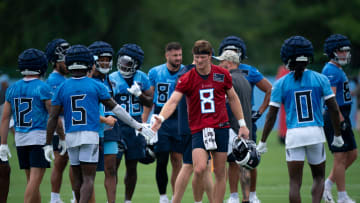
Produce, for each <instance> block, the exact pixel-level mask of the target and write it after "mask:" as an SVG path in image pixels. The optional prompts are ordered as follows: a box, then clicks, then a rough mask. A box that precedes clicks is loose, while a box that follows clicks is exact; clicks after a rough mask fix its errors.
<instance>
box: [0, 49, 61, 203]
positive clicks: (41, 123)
mask: <svg viewBox="0 0 360 203" xmlns="http://www.w3.org/2000/svg"><path fill="white" fill-rule="evenodd" d="M47 66H48V63H47V60H46V56H45V54H44V52H42V51H40V50H37V49H27V50H25V51H24V52H22V53H21V54H20V55H19V58H18V68H19V70H20V73H21V75H23V79H21V80H19V81H17V82H16V83H15V84H13V85H11V86H10V87H9V88H8V89H7V92H6V101H5V104H4V112H3V117H2V120H1V127H0V136H1V146H0V158H1V160H2V161H7V160H8V158H7V156H8V155H9V156H10V151H9V148H8V146H7V136H8V131H9V122H10V118H11V114H12V115H13V116H14V121H15V124H14V126H15V144H16V150H17V154H18V159H19V166H20V169H24V170H25V174H26V179H27V185H26V189H25V194H24V202H41V196H40V184H41V180H42V178H43V175H44V173H45V169H46V168H50V163H49V162H48V161H47V160H46V159H45V156H44V150H43V147H44V145H45V138H46V121H47V117H48V110H49V109H50V106H51V96H52V95H51V88H50V86H48V85H47V84H46V83H45V82H43V81H41V80H40V77H41V76H42V75H43V74H44V73H45V72H46V69H47ZM56 122H57V121H56ZM49 143H50V142H49ZM1 184H3V183H1Z"/></svg>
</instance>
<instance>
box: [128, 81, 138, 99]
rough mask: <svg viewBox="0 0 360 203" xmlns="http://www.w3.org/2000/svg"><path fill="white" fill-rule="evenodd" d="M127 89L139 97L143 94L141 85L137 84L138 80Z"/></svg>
mask: <svg viewBox="0 0 360 203" xmlns="http://www.w3.org/2000/svg"><path fill="white" fill-rule="evenodd" d="M127 91H128V92H129V93H130V94H132V95H135V96H137V97H139V96H140V95H141V93H142V92H141V89H140V86H139V85H138V84H137V82H134V84H133V85H131V87H130V88H127Z"/></svg>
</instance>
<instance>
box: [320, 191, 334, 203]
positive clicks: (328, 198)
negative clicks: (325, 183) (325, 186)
mask: <svg viewBox="0 0 360 203" xmlns="http://www.w3.org/2000/svg"><path fill="white" fill-rule="evenodd" d="M323 199H324V201H325V203H335V201H334V198H333V196H332V194H331V190H324V193H323Z"/></svg>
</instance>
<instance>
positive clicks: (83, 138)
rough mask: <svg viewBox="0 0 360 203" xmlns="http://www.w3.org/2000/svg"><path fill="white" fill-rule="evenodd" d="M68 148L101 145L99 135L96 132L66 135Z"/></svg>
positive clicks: (79, 132)
mask: <svg viewBox="0 0 360 203" xmlns="http://www.w3.org/2000/svg"><path fill="white" fill-rule="evenodd" d="M65 141H66V145H67V147H69V148H70V147H77V146H80V145H83V144H99V133H98V132H95V131H76V132H70V133H66V136H65Z"/></svg>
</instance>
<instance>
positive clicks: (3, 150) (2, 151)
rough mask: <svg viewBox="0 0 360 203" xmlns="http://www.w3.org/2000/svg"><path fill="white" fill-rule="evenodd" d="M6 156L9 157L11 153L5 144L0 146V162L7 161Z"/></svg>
mask: <svg viewBox="0 0 360 203" xmlns="http://www.w3.org/2000/svg"><path fill="white" fill-rule="evenodd" d="M8 156H9V157H11V153H10V150H9V147H8V145H7V144H2V145H0V159H1V161H7V160H8Z"/></svg>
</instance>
